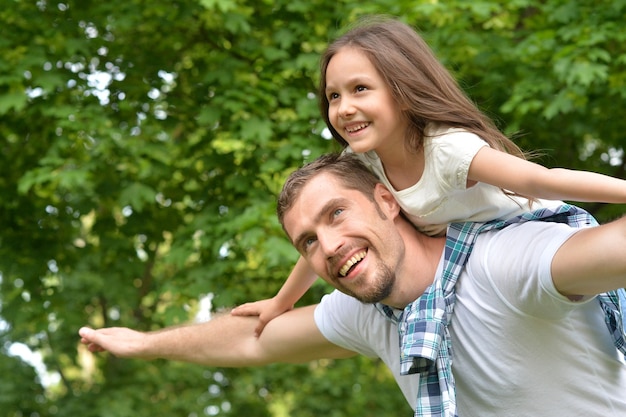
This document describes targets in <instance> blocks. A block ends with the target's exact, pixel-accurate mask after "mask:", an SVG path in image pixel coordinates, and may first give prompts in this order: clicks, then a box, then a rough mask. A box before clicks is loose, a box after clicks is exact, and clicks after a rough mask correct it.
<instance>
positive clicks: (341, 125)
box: [326, 47, 407, 154]
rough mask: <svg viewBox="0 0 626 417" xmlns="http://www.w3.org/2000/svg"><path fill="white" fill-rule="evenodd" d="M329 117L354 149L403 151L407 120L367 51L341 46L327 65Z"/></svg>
mask: <svg viewBox="0 0 626 417" xmlns="http://www.w3.org/2000/svg"><path fill="white" fill-rule="evenodd" d="M326 97H327V98H328V103H329V106H328V118H329V120H330V123H331V124H332V126H333V128H335V130H336V131H337V132H339V134H340V135H341V137H342V138H343V139H345V141H346V142H348V144H349V145H350V147H351V148H352V150H353V151H354V152H358V153H362V152H367V151H371V150H376V151H378V153H379V154H380V153H381V152H383V153H384V152H385V150H389V149H394V150H396V151H403V150H404V149H405V148H404V140H405V133H406V128H407V121H406V119H405V118H404V117H402V113H401V112H400V107H399V105H398V104H397V103H396V101H395V100H394V99H393V97H392V95H391V90H390V89H389V87H388V86H387V84H386V83H385V81H384V80H383V78H382V77H381V76H380V74H379V73H378V71H376V68H375V67H374V65H372V63H371V62H370V60H369V58H368V57H367V55H365V54H364V53H363V52H361V51H360V50H359V49H357V48H354V47H344V48H342V49H340V50H339V52H337V53H336V54H335V55H334V56H333V57H332V58H331V60H330V61H329V63H328V67H327V69H326Z"/></svg>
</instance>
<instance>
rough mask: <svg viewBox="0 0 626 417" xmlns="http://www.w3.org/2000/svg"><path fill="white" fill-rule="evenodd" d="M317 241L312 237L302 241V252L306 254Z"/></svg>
mask: <svg viewBox="0 0 626 417" xmlns="http://www.w3.org/2000/svg"><path fill="white" fill-rule="evenodd" d="M316 241H317V239H315V238H314V237H309V238H306V239H304V241H303V242H302V251H303V252H307V251H308V249H309V248H310V247H311V246H312V245H313V244H314V243H315V242H316Z"/></svg>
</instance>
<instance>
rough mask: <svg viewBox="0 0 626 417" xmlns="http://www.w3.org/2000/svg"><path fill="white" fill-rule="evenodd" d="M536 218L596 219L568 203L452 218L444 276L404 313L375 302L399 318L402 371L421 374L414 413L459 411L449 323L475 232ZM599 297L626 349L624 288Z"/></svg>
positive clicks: (451, 416)
mask: <svg viewBox="0 0 626 417" xmlns="http://www.w3.org/2000/svg"><path fill="white" fill-rule="evenodd" d="M533 220H541V221H549V222H559V223H567V224H569V225H570V226H573V227H585V226H596V225H597V224H598V223H597V222H596V220H595V219H594V218H593V217H592V216H591V215H590V214H589V213H587V212H586V211H584V210H582V209H580V208H578V207H576V206H572V205H569V204H564V205H562V206H559V207H558V208H556V209H546V208H544V209H539V210H536V211H533V212H528V213H524V214H522V215H520V216H517V217H514V218H512V219H509V220H494V221H491V222H487V223H473V222H467V223H453V224H451V225H450V226H449V227H448V234H447V239H446V246H445V250H444V266H443V274H442V276H441V279H436V280H435V282H434V283H433V284H432V285H431V286H429V287H428V288H427V289H426V291H424V294H422V295H421V296H420V298H418V299H417V300H415V301H414V302H413V303H411V304H409V305H408V306H407V307H406V308H405V309H404V311H403V312H401V313H400V314H398V313H397V310H395V311H394V310H393V309H392V308H390V307H388V306H385V305H383V304H377V307H378V309H379V310H380V311H381V312H383V314H385V315H386V316H387V317H388V318H390V319H391V320H392V321H394V322H397V323H398V331H399V333H400V356H401V357H400V373H401V374H402V375H408V374H414V373H419V374H420V383H419V388H418V393H417V405H416V408H415V416H416V417H418V416H419V417H435V416H436V417H456V416H457V411H456V394H455V386H454V377H453V375H452V369H451V366H452V358H451V352H452V350H451V342H450V335H449V332H448V323H449V320H450V318H451V317H452V311H453V309H454V303H455V298H456V295H455V290H454V287H455V285H456V281H457V278H458V277H459V275H460V273H461V271H462V270H463V268H464V266H465V262H466V260H467V257H468V256H469V254H470V253H471V251H472V247H473V245H474V241H475V240H476V237H477V236H478V234H480V233H482V232H485V231H488V230H493V229H501V228H504V227H507V226H509V225H511V224H514V223H524V222H527V221H533ZM597 298H598V300H599V302H600V305H601V306H602V309H603V311H604V312H605V315H606V317H605V322H606V325H607V327H608V328H609V331H610V333H611V335H612V337H613V340H614V343H615V346H616V347H617V348H618V349H619V350H620V351H621V352H622V353H624V354H626V336H625V334H624V330H625V329H624V325H623V322H622V315H621V309H620V298H621V299H622V300H626V294H625V293H624V290H619V292H618V291H611V292H608V293H604V294H600V295H599V296H598V297H597ZM622 302H624V301H622Z"/></svg>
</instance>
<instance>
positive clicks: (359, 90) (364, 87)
mask: <svg viewBox="0 0 626 417" xmlns="http://www.w3.org/2000/svg"><path fill="white" fill-rule="evenodd" d="M354 90H355V91H356V92H361V91H365V90H367V87H366V86H364V85H357V86H356V88H355V89H354Z"/></svg>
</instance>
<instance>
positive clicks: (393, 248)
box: [283, 173, 404, 303]
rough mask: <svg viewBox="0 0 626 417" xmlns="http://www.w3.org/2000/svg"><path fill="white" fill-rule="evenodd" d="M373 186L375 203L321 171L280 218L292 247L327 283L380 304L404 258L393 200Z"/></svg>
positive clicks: (383, 190)
mask: <svg viewBox="0 0 626 417" xmlns="http://www.w3.org/2000/svg"><path fill="white" fill-rule="evenodd" d="M379 187H380V188H376V191H375V195H376V196H375V199H376V202H373V201H371V200H369V199H368V198H367V197H366V196H365V195H363V194H362V193H361V192H359V191H356V190H350V189H347V188H345V187H344V186H343V185H342V184H341V183H340V182H339V181H338V180H337V179H336V178H335V177H334V176H333V175H331V174H327V173H322V174H319V175H317V176H315V177H314V178H313V179H311V180H309V182H308V183H307V184H306V185H305V186H304V187H303V189H302V191H301V193H300V195H299V197H298V198H297V200H296V201H295V202H294V204H293V206H292V207H291V209H289V211H287V213H286V214H285V216H284V219H283V220H284V225H285V230H286V231H287V233H288V234H289V237H290V238H291V240H292V242H293V244H294V246H295V247H296V249H298V251H299V252H300V253H301V254H302V256H303V257H304V258H305V259H306V260H307V262H308V263H309V264H310V265H311V266H312V268H313V269H314V271H315V272H316V273H317V274H318V275H319V276H320V277H322V278H323V279H324V280H325V281H327V282H328V283H330V284H331V285H333V286H334V287H335V288H337V289H339V290H340V291H342V292H344V293H346V294H348V295H351V296H353V297H355V298H357V299H358V300H361V301H362V302H366V303H374V302H381V301H382V302H384V300H385V299H387V298H388V297H389V296H390V294H391V292H392V289H393V285H394V282H395V279H396V276H395V271H396V270H397V269H398V266H399V265H400V264H401V263H402V261H403V259H404V242H403V241H402V238H401V237H400V235H399V233H398V231H397V229H396V226H395V224H394V218H395V216H396V215H397V214H398V208H397V203H396V202H395V200H394V199H393V196H391V194H390V193H389V192H388V191H387V190H386V189H385V188H384V187H382V186H379Z"/></svg>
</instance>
